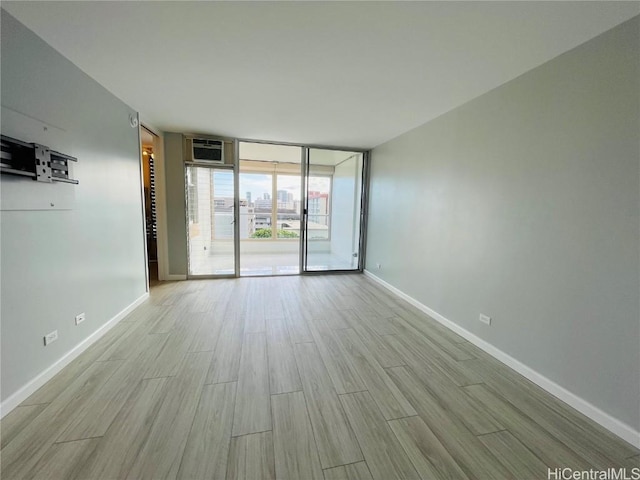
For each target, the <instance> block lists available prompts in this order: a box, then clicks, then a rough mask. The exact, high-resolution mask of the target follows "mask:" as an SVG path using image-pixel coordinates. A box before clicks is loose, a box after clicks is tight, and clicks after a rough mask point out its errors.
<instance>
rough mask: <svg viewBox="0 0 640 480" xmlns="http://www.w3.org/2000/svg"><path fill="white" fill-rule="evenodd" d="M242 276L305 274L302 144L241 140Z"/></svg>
mask: <svg viewBox="0 0 640 480" xmlns="http://www.w3.org/2000/svg"><path fill="white" fill-rule="evenodd" d="M239 156H240V158H239V161H240V164H239V172H240V173H239V188H240V212H239V213H240V275H241V276H244V275H251V276H255V275H290V274H297V273H300V210H301V208H300V204H301V176H300V172H301V168H302V163H301V160H302V148H301V147H294V146H289V145H273V144H264V143H252V142H240V145H239Z"/></svg>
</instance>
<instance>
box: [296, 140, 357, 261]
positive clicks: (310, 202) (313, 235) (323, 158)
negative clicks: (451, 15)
mask: <svg viewBox="0 0 640 480" xmlns="http://www.w3.org/2000/svg"><path fill="white" fill-rule="evenodd" d="M363 162H364V154H363V153H361V152H344V151H337V150H324V149H317V148H310V149H309V152H308V155H307V159H306V173H305V206H306V215H305V216H304V239H305V240H304V249H303V266H304V270H305V271H332V270H358V268H359V257H360V228H361V227H360V223H361V215H360V213H361V212H360V209H361V198H362V171H363Z"/></svg>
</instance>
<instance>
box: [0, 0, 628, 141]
mask: <svg viewBox="0 0 640 480" xmlns="http://www.w3.org/2000/svg"><path fill="white" fill-rule="evenodd" d="M2 8H4V9H6V10H7V11H8V12H9V13H11V14H12V15H14V16H15V17H16V18H17V19H18V20H20V21H21V22H22V23H24V24H25V25H26V26H27V27H29V28H30V29H32V30H33V31H34V32H36V33H37V34H38V35H40V36H41V37H42V38H43V39H44V40H45V41H47V42H48V43H49V44H51V45H52V46H53V47H54V48H56V49H57V50H58V51H60V52H61V53H62V54H63V55H65V56H66V57H67V58H69V59H70V60H71V61H72V62H73V63H75V64H76V65H78V66H79V67H80V68H81V69H82V70H84V71H85V72H86V73H88V74H89V75H90V76H92V77H93V78H95V79H96V80H97V81H98V82H100V83H101V84H102V85H104V86H105V87H106V88H107V89H109V90H110V91H111V92H113V93H114V94H115V95H117V96H118V97H120V98H121V99H122V100H124V101H125V102H126V103H127V104H129V105H130V106H132V107H133V108H135V109H136V110H138V111H140V112H141V116H142V118H143V120H146V121H147V122H149V123H150V124H152V125H153V126H155V127H157V128H160V129H162V130H165V131H181V132H194V133H196V132H197V133H210V134H218V135H225V136H230V137H241V138H252V139H263V140H276V141H285V142H294V143H305V144H321V145H335V146H345V147H354V148H368V147H373V146H375V145H378V144H380V143H382V142H384V141H386V140H389V139H391V138H393V137H395V136H397V135H399V134H401V133H403V132H405V131H407V130H409V129H411V128H413V127H416V126H418V125H421V124H422V123H424V122H426V121H428V120H431V119H433V118H435V117H437V116H438V115H441V114H442V113H445V112H447V111H449V110H451V109H453V108H455V107H457V106H459V105H461V104H463V103H465V102H467V101H469V100H471V99H473V98H475V97H477V96H478V95H481V94H482V93H484V92H487V91H489V90H491V89H493V88H495V87H497V86H499V85H501V84H503V83H504V82H507V81H509V80H511V79H513V78H515V77H517V76H518V75H521V74H522V73H524V72H526V71H527V70H530V69H532V68H534V67H536V66H538V65H540V64H542V63H544V62H546V61H547V60H549V59H551V58H553V57H555V56H557V55H559V54H561V53H563V52H565V51H567V50H569V49H571V48H573V47H575V46H577V45H579V44H581V43H583V42H585V41H587V40H589V39H590V38H592V37H594V36H596V35H598V34H600V33H602V32H604V31H606V30H608V29H610V28H612V27H614V26H615V25H617V24H619V23H621V22H623V21H624V20H627V19H629V18H631V17H632V16H635V15H637V14H639V13H640V3H638V2H480V1H476V2H366V1H361V2H256V3H250V2H186V1H185V2H183V1H178V2H153V1H147V2H92V1H91V2H89V1H87V2H49V1H47V2H11V1H3V2H2Z"/></svg>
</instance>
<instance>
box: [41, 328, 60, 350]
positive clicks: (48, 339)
mask: <svg viewBox="0 0 640 480" xmlns="http://www.w3.org/2000/svg"><path fill="white" fill-rule="evenodd" d="M56 340H58V330H54V331H53V332H51V333H47V334H46V335H45V336H44V345H45V347H46V346H47V345H49V344H50V343H53V342H55V341H56Z"/></svg>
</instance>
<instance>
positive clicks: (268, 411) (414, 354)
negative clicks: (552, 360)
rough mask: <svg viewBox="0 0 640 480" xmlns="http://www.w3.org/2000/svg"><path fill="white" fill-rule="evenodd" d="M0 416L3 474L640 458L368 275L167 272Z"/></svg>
mask: <svg viewBox="0 0 640 480" xmlns="http://www.w3.org/2000/svg"><path fill="white" fill-rule="evenodd" d="M0 426H1V431H0V437H1V448H2V450H1V451H0V457H1V478H2V479H7V480H13V479H31V478H42V479H54V480H58V479H60V480H71V479H80V480H90V479H125V478H130V479H137V478H140V479H159V478H163V479H164V478H171V479H173V478H189V479H214V480H225V479H249V478H251V479H271V478H278V479H289V480H307V479H309V480H322V479H324V480H330V479H375V480H390V479H394V478H397V479H422V480H427V479H470V480H474V479H477V480H485V479H517V480H527V479H543V478H547V468H557V467H569V468H573V469H578V470H589V469H592V468H593V469H605V468H608V467H614V468H620V467H627V468H631V467H633V466H637V465H638V464H639V463H640V451H638V450H637V449H635V448H633V447H632V446H631V445H629V444H627V443H625V442H624V441H622V440H620V439H618V438H617V437H615V436H614V435H613V434H611V433H609V432H608V431H606V430H605V429H603V428H602V427H600V426H599V425H597V424H595V423H594V422H592V421H591V420H589V419H587V418H586V417H584V416H583V415H581V414H580V413H578V412H576V411H575V410H573V409H572V408H571V407H569V406H567V405H565V404H563V403H562V402H560V401H558V400H557V399H555V398H554V397H552V396H551V395H549V394H547V393H546V392H544V391H543V390H541V389H540V388H538V387H537V386H535V385H534V384H532V383H531V382H529V381H528V380H526V379H525V378H523V377H521V376H520V375H518V374H517V373H515V372H514V371H512V370H510V369H509V368H507V367H506V366H504V365H503V364H501V363H499V362H498V361H496V360H494V359H493V358H491V357H490V356H488V355H487V354H485V353H484V352H482V351H481V350H479V349H478V348H476V347H475V346H474V345H471V344H469V343H468V342H466V341H465V340H464V339H463V338H461V337H459V336H458V335H456V334H455V333H453V332H451V331H449V330H447V329H446V328H444V327H443V326H442V325H440V324H438V323H437V322H435V321H434V320H432V319H431V318H429V317H427V316H426V315H425V314H423V313H422V312H420V311H419V310H417V309H416V308H414V307H413V306H411V305H409V304H408V303H406V302H404V301H403V300H401V299H399V298H398V297H396V296H394V295H393V294H391V293H389V292H388V291H386V290H384V289H382V288H381V287H379V286H378V285H376V284H375V283H373V282H372V281H371V280H369V279H367V278H366V277H365V276H363V275H327V276H313V277H273V278H242V279H232V280H198V281H186V282H173V283H159V284H157V285H155V286H154V287H152V289H151V293H150V298H149V300H148V301H146V302H145V304H143V305H141V306H140V307H138V308H137V309H136V310H135V311H134V312H132V313H131V314H130V315H129V316H128V317H127V318H125V319H124V320H123V321H122V322H120V323H119V324H118V325H116V327H114V328H113V329H112V330H110V331H109V332H108V333H107V334H106V335H105V336H104V337H103V338H102V339H100V340H99V341H98V342H97V343H96V344H94V345H93V346H91V347H90V348H89V349H88V350H86V351H85V352H83V354H82V355H80V357H78V358H77V359H75V360H74V361H73V362H72V363H71V364H70V365H68V366H67V367H66V368H65V369H64V370H63V371H62V372H60V373H59V374H58V375H57V376H55V377H54V378H53V379H52V380H51V381H49V382H48V383H47V384H46V385H45V386H43V387H42V388H41V389H40V390H38V391H37V392H36V393H34V394H33V395H32V396H31V397H29V398H28V399H27V400H25V401H24V402H23V403H22V404H21V405H20V406H19V407H17V408H16V409H15V410H14V411H12V412H11V413H9V414H8V415H7V416H6V417H5V418H4V419H3V420H2V422H1V424H0Z"/></svg>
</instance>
